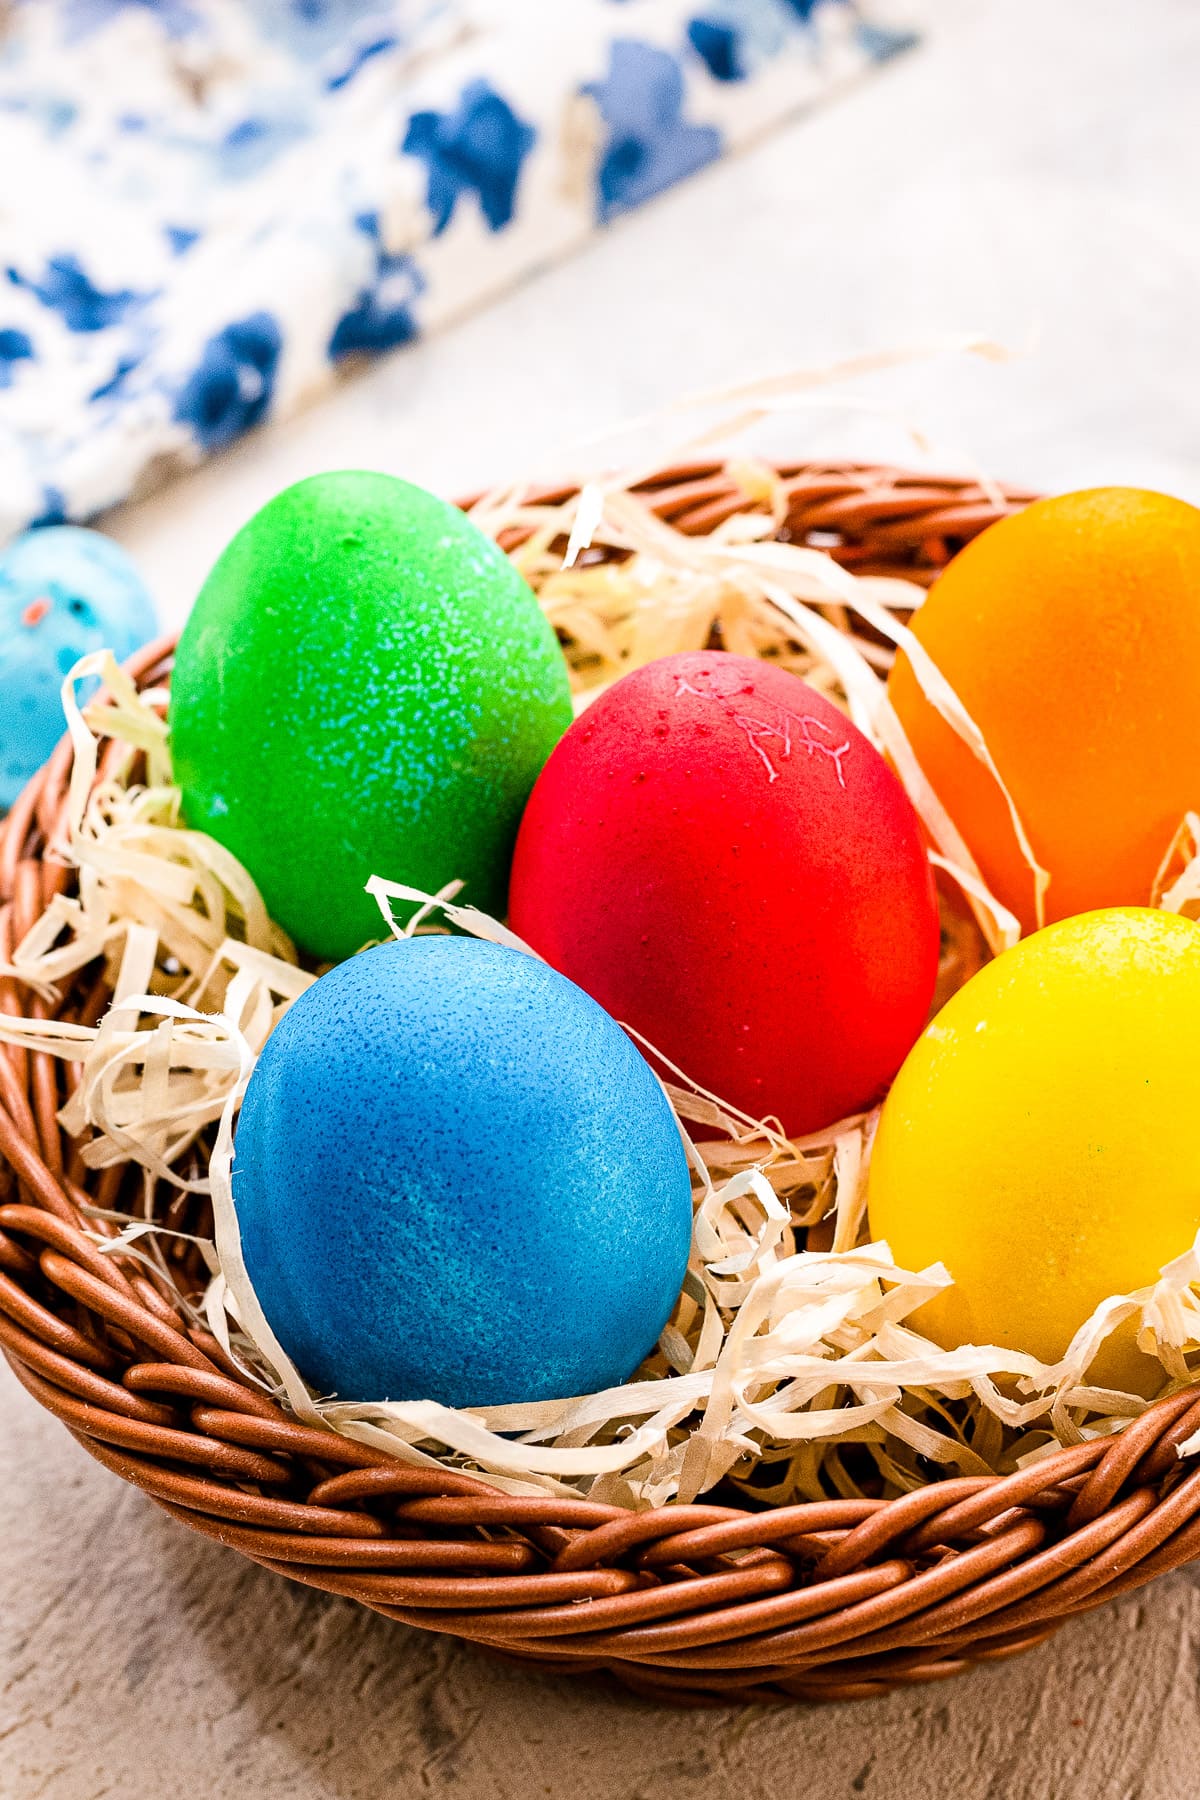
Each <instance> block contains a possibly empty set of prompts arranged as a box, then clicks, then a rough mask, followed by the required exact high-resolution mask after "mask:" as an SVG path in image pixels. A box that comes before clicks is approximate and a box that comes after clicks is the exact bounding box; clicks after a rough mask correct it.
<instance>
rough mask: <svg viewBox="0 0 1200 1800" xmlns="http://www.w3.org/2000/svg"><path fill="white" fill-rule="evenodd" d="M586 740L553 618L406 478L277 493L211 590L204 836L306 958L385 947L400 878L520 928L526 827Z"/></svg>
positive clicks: (197, 716)
mask: <svg viewBox="0 0 1200 1800" xmlns="http://www.w3.org/2000/svg"><path fill="white" fill-rule="evenodd" d="M570 722H571V700H570V691H569V688H568V683H567V670H566V664H565V662H564V660H563V655H562V651H561V650H560V649H559V646H558V643H557V640H556V639H555V636H554V632H553V631H552V629H551V627H550V626H549V624H548V623H547V622H546V619H545V617H544V616H543V614H542V612H541V609H540V608H539V606H538V604H537V601H536V599H535V598H534V596H533V594H532V593H531V591H530V589H529V587H528V586H527V584H526V583H525V581H524V580H523V579H522V578H521V576H520V575H519V574H518V572H517V570H516V569H515V568H514V567H513V565H512V564H511V563H510V562H509V560H508V558H507V557H506V556H505V555H504V554H503V552H502V551H501V550H499V549H498V548H497V546H496V545H495V544H494V543H493V542H492V540H491V539H490V538H487V537H485V536H484V535H483V533H482V532H481V531H480V530H479V529H478V527H477V526H475V525H473V524H472V523H471V521H470V520H469V519H467V518H466V517H465V516H464V515H463V514H462V513H460V512H459V511H458V509H457V508H456V507H453V506H450V505H448V504H447V503H446V502H445V501H444V500H439V499H436V498H435V497H434V496H433V495H432V494H427V493H425V492H424V491H423V490H422V489H421V488H416V487H412V486H410V484H409V483H408V482H406V481H399V480H397V479H396V478H395V477H394V476H392V475H373V474H360V473H347V474H337V475H314V476H312V477H311V478H310V479H309V480H307V481H301V482H297V484H296V485H295V487H290V488H287V489H285V491H284V492H283V493H282V494H278V495H276V497H275V499H274V500H272V501H271V502H270V503H269V504H268V505H267V506H264V507H263V509H262V511H261V512H259V513H257V514H256V515H255V516H254V518H252V519H251V520H250V522H249V524H248V525H246V526H244V527H243V528H242V530H241V531H239V532H238V534H237V536H236V537H235V538H234V539H233V541H232V542H231V543H230V544H229V546H228V547H227V549H226V550H225V552H224V554H223V555H222V556H221V558H220V560H219V561H218V563H217V565H216V567H215V568H214V569H213V571H212V573H211V574H210V575H209V577H208V580H207V581H206V582H205V584H204V587H203V588H202V589H201V592H200V595H199V598H198V599H197V601H196V605H195V608H194V610H193V612H192V615H191V618H190V619H189V620H188V623H187V626H186V628H185V630H184V633H183V636H182V638H181V639H180V641H179V649H178V652H177V654H176V658H175V673H174V676H173V679H172V687H171V712H170V725H171V748H172V755H173V758H174V766H175V777H176V780H177V781H178V783H179V785H180V787H181V789H182V792H183V809H184V815H185V818H186V820H187V823H188V824H189V825H191V826H194V827H195V828H196V829H197V830H200V831H205V832H208V833H209V834H210V835H211V836H212V837H215V838H217V839H218V840H219V842H221V843H222V844H224V845H225V846H226V847H227V848H228V849H229V850H231V851H232V852H233V854H234V855H235V856H236V857H237V858H238V859H239V861H240V862H242V863H243V864H244V865H245V867H246V868H247V869H248V870H249V871H250V873H251V875H252V876H253V877H254V879H255V881H256V882H257V883H258V886H259V888H260V890H261V892H262V895H263V898H264V900H265V901H266V904H267V907H268V909H269V910H270V912H271V914H272V916H273V917H274V918H275V919H277V920H278V922H279V923H280V924H281V925H282V926H283V928H284V929H285V931H288V932H289V933H290V934H291V935H292V936H293V937H294V938H295V939H296V941H297V943H298V944H300V945H302V946H303V947H304V948H305V949H306V950H309V951H311V952H312V953H313V954H315V955H317V956H320V957H328V958H331V959H340V958H342V957H346V956H350V955H352V954H353V952H354V951H356V950H358V949H359V948H360V947H361V946H362V945H363V944H364V943H365V942H366V941H367V940H368V939H369V938H377V937H380V936H381V935H383V926H382V921H381V919H380V915H379V909H378V907H377V906H376V905H375V903H374V901H372V900H371V899H370V898H369V896H368V895H367V894H365V893H364V892H363V887H364V884H365V882H366V881H367V879H368V878H369V877H370V876H371V875H383V876H386V877H387V878H388V879H389V880H393V881H402V882H407V883H409V884H411V885H412V886H414V887H420V888H423V889H425V890H427V891H433V890H434V889H436V888H439V887H441V886H442V885H443V884H444V883H445V882H447V881H450V880H453V879H455V878H456V877H457V878H458V879H460V880H462V881H464V882H465V884H466V886H465V889H464V892H463V895H462V898H463V900H465V901H469V902H471V903H473V904H474V905H476V906H480V907H482V908H484V910H485V911H488V912H502V911H503V909H504V905H505V898H506V894H507V888H508V870H509V862H510V860H511V856H512V847H513V840H514V837H515V835H516V830H517V825H518V823H519V821H520V817H521V810H522V808H523V806H524V804H525V801H526V798H527V796H528V794H529V790H530V788H531V787H532V786H533V783H534V781H535V779H536V777H537V774H538V771H539V770H540V769H541V766H542V764H543V763H544V762H545V760H546V758H547V756H548V755H549V753H550V751H551V750H552V749H553V747H554V745H555V743H556V742H557V741H558V739H559V737H560V736H561V735H562V733H563V731H565V729H566V727H567V726H568V725H569V724H570Z"/></svg>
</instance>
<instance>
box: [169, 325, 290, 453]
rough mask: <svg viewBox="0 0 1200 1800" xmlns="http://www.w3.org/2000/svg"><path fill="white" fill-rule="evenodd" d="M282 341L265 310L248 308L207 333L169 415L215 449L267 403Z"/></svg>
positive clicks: (248, 423)
mask: <svg viewBox="0 0 1200 1800" xmlns="http://www.w3.org/2000/svg"><path fill="white" fill-rule="evenodd" d="M282 341H283V340H282V338H281V336H280V332H279V326H278V324H277V323H276V321H275V319H274V318H273V316H272V315H271V314H270V313H269V312H256V313H251V314H250V316H249V318H246V319H239V320H237V321H236V322H235V323H234V324H232V325H227V326H226V327H225V329H224V331H218V332H216V333H215V334H214V335H213V336H212V337H210V338H209V340H208V342H207V343H206V344H205V346H204V349H203V351H202V352H201V355H200V361H199V364H198V365H197V367H196V368H195V369H194V370H193V372H192V374H191V375H190V376H189V377H188V380H187V381H186V382H185V383H184V386H183V387H182V389H181V390H180V392H179V394H178V395H177V397H176V400H175V415H174V416H175V418H176V419H178V420H179V421H181V423H183V424H185V425H190V426H191V428H192V430H193V432H194V433H195V435H196V438H197V440H198V442H199V443H200V445H201V447H202V448H203V449H204V450H219V449H220V448H221V446H222V445H224V444H228V443H231V442H232V441H233V439H234V438H235V437H237V436H239V434H240V433H241V432H243V431H249V429H250V427H251V426H252V425H257V424H258V422H259V420H260V419H261V418H262V417H263V414H264V413H265V412H266V410H267V407H268V406H269V405H270V403H271V389H272V387H273V386H274V383H275V371H276V368H277V367H278V364H279V351H280V348H281V345H282Z"/></svg>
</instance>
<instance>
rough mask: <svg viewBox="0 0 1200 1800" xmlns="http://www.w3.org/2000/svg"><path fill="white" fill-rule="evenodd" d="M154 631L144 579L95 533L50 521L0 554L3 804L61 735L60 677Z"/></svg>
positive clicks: (133, 645) (125, 650) (126, 649)
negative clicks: (93, 654)
mask: <svg viewBox="0 0 1200 1800" xmlns="http://www.w3.org/2000/svg"><path fill="white" fill-rule="evenodd" d="M156 629H157V626H156V622H155V617H154V607H153V604H152V603H151V600H150V596H149V594H148V593H147V592H146V589H145V587H144V586H143V584H142V579H141V576H140V575H139V574H138V572H137V570H136V569H135V568H134V566H133V564H132V562H130V560H129V558H128V556H126V554H125V552H124V550H122V548H121V546H120V545H119V544H115V543H114V542H113V541H112V539H111V538H107V537H103V536H102V535H101V534H100V532H98V531H87V530H86V529H84V527H82V526H79V525H51V526H47V527H45V528H44V529H43V530H39V531H27V532H26V533H25V534H24V536H23V537H19V538H16V539H14V541H13V542H12V543H11V544H10V545H9V546H8V549H7V550H5V551H4V552H3V554H2V555H0V693H2V694H3V695H4V702H5V704H4V710H3V715H2V716H0V810H3V809H5V808H7V807H9V806H11V805H12V803H13V801H14V800H15V799H16V797H17V795H18V794H19V793H20V791H21V789H22V788H23V787H24V786H25V783H26V782H27V781H29V780H30V778H31V777H32V776H34V775H36V773H37V771H38V770H39V769H40V768H41V766H42V764H43V763H44V762H45V761H46V758H47V757H48V756H49V755H50V753H51V751H52V750H53V749H54V746H55V744H57V742H58V740H59V738H60V737H61V736H62V734H63V730H64V724H63V711H62V702H61V699H60V691H61V688H62V682H63V676H64V675H67V674H69V673H70V671H71V669H72V668H73V667H74V666H75V664H76V663H77V662H78V661H79V658H80V657H81V656H85V655H86V654H87V653H88V652H89V651H91V650H111V651H112V652H113V654H114V655H115V656H116V658H117V660H118V662H122V661H124V659H125V658H126V657H127V656H132V654H133V652H134V651H135V650H137V649H138V648H139V647H140V646H141V645H142V644H144V643H146V642H148V640H149V639H150V638H152V637H153V636H154V634H155V631H156ZM92 685H93V688H94V687H95V684H94V683H93V684H92ZM80 694H81V698H82V697H83V696H84V690H82V689H81V690H80Z"/></svg>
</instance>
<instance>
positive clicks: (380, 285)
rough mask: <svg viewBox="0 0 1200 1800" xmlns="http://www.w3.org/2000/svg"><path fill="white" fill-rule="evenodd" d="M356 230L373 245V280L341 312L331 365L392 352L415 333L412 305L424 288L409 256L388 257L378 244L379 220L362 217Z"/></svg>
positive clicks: (331, 343)
mask: <svg viewBox="0 0 1200 1800" xmlns="http://www.w3.org/2000/svg"><path fill="white" fill-rule="evenodd" d="M357 224H358V227H359V230H360V231H362V232H363V233H364V234H365V235H366V236H367V237H369V238H372V239H373V240H374V244H375V274H374V279H373V280H372V281H371V282H370V283H369V284H368V285H367V286H366V287H364V288H362V289H360V291H359V293H358V295H357V297H356V299H355V302H354V305H353V306H352V307H350V308H349V310H348V311H346V312H344V313H343V314H342V316H341V318H340V319H339V320H338V322H337V324H336V325H335V327H334V330H333V336H332V337H331V338H330V340H329V355H330V357H331V358H332V360H333V361H334V362H339V361H340V360H341V359H342V357H344V356H355V355H359V354H362V353H364V352H370V351H375V350H394V349H395V348H396V347H397V346H398V345H400V344H407V343H409V342H410V340H411V339H413V338H415V337H416V335H417V332H418V329H419V328H418V325H417V321H416V317H415V315H414V313H413V305H414V303H415V301H416V300H417V299H418V298H419V296H420V295H421V294H422V293H423V291H424V288H425V278H424V276H423V275H422V274H421V271H420V269H419V268H418V267H417V265H416V263H415V262H414V260H413V258H412V257H411V256H407V255H396V256H393V255H391V254H389V252H388V251H386V250H385V249H384V248H383V245H382V243H381V242H380V241H379V218H378V215H377V214H375V213H362V214H360V215H359V218H358V220H357Z"/></svg>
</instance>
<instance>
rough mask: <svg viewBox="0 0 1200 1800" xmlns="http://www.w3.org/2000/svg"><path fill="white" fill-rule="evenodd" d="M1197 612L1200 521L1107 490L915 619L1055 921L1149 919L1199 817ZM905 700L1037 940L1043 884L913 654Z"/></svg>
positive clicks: (950, 579)
mask: <svg viewBox="0 0 1200 1800" xmlns="http://www.w3.org/2000/svg"><path fill="white" fill-rule="evenodd" d="M1198 595H1200V510H1197V508H1196V507H1194V506H1188V505H1187V504H1186V503H1185V502H1184V501H1182V500H1172V499H1168V498H1167V496H1166V495H1164V494H1153V493H1145V492H1142V491H1141V490H1139V489H1136V488H1097V489H1094V490H1092V491H1090V492H1087V493H1080V494H1063V495H1061V496H1059V497H1058V498H1056V499H1051V500H1040V501H1038V502H1037V503H1036V504H1035V505H1033V506H1030V507H1029V508H1027V509H1026V511H1024V512H1021V513H1017V514H1014V515H1013V516H1012V517H1011V518H1007V519H1004V520H1001V521H1000V522H999V523H998V524H995V525H993V526H991V527H990V528H989V529H988V530H987V531H985V532H984V533H983V534H982V535H981V536H980V537H978V538H976V539H975V541H974V542H973V543H971V544H968V545H967V547H966V549H965V550H963V551H961V552H960V554H959V555H958V556H956V557H955V559H954V561H953V562H952V563H951V564H950V565H949V567H948V568H947V569H946V571H945V573H944V574H943V575H942V576H941V577H940V578H939V579H938V581H937V582H936V583H935V584H934V586H933V588H932V589H931V590H930V593H929V596H928V598H927V599H926V601H925V603H924V605H923V606H922V607H921V609H920V611H919V612H918V613H917V614H916V617H915V618H914V620H913V630H914V632H915V633H916V635H917V637H918V638H919V639H920V641H921V643H922V644H923V645H924V646H925V648H926V650H927V651H928V652H929V654H930V656H931V657H932V658H933V661H934V662H935V663H936V664H937V666H938V668H939V669H940V670H941V672H942V673H943V675H945V676H946V678H947V680H948V681H949V683H950V685H951V687H952V688H953V689H954V690H955V692H956V693H957V694H958V696H959V698H960V699H961V700H962V702H963V704H964V705H965V707H966V709H967V711H968V712H969V713H970V714H971V716H972V718H973V719H974V721H975V723H976V724H977V725H978V726H979V728H980V730H981V731H982V733H983V736H984V739H985V741H986V743H987V746H988V749H989V750H990V752H991V755H992V758H993V760H994V762H995V764H996V766H997V768H998V769H999V771H1000V774H1001V776H1002V777H1003V780H1004V782H1005V785H1006V786H1007V787H1008V790H1009V792H1010V793H1011V795H1012V797H1013V800H1014V802H1015V803H1016V807H1017V811H1018V813H1019V815H1020V817H1021V821H1022V823H1023V825H1024V827H1025V831H1026V833H1027V835H1028V838H1029V841H1030V844H1031V846H1032V848H1033V851H1034V854H1035V856H1036V857H1037V860H1038V862H1039V863H1040V864H1041V865H1042V867H1043V868H1045V869H1046V870H1047V871H1048V872H1049V875H1050V885H1049V888H1048V889H1047V891H1046V896H1045V911H1044V919H1045V920H1046V921H1052V920H1054V919H1061V918H1065V917H1067V916H1068V915H1069V914H1071V913H1077V912H1084V911H1087V910H1089V909H1092V908H1096V907H1106V906H1116V905H1140V904H1145V903H1146V902H1148V901H1149V900H1150V899H1151V897H1152V889H1153V885H1154V879H1155V875H1156V873H1157V871H1158V868H1159V865H1160V863H1161V862H1162V860H1163V858H1164V856H1165V854H1166V852H1167V850H1168V848H1169V846H1170V844H1171V840H1172V838H1173V836H1174V834H1175V831H1176V829H1177V828H1178V826H1179V824H1180V822H1181V820H1182V818H1183V815H1184V813H1185V812H1186V811H1188V810H1189V809H1195V808H1197V807H1200V737H1198V736H1197V733H1196V720H1197V717H1200V604H1198V603H1197V596H1198ZM889 692H890V695H891V698H892V702H893V704H894V706H895V708H896V711H897V713H898V715H899V717H900V722H901V724H902V725H903V726H904V729H905V732H906V733H907V735H908V738H909V741H910V743H911V744H912V747H913V749H914V751H915V752H916V756H917V760H918V761H919V762H920V764H921V766H922V768H923V769H924V771H925V773H926V775H927V776H928V777H929V780H930V781H931V783H932V784H933V787H934V788H935V790H936V792H937V793H938V795H939V796H940V798H941V800H942V802H943V804H944V805H945V807H946V809H947V811H948V812H949V813H950V816H951V817H952V819H953V820H954V822H955V824H956V825H957V827H958V830H959V832H960V833H961V834H962V836H963V838H964V839H965V840H966V842H967V844H968V846H969V847H970V850H971V852H972V854H973V855H974V857H975V860H976V862H977V863H978V864H979V867H980V869H981V870H982V872H983V874H984V876H985V877H986V879H987V881H988V883H989V885H990V886H991V887H992V889H993V891H994V892H995V893H996V894H997V895H998V897H999V898H1000V899H1001V900H1003V901H1004V902H1005V904H1006V905H1007V906H1009V907H1010V908H1011V909H1012V911H1013V912H1015V913H1016V914H1017V915H1018V917H1019V918H1020V920H1021V922H1022V924H1023V925H1024V927H1025V929H1026V930H1031V929H1032V928H1033V927H1034V926H1035V924H1036V923H1037V915H1036V911H1035V906H1034V881H1033V875H1032V873H1031V872H1030V869H1029V867H1028V864H1027V863H1026V862H1025V860H1024V859H1023V857H1022V855H1021V851H1020V847H1019V845H1018V842H1017V838H1016V834H1015V832H1014V830H1013V827H1012V823H1011V821H1010V818H1009V814H1008V810H1007V807H1006V806H1005V803H1004V799H1003V796H1002V795H1001V793H1000V790H999V788H998V786H997V784H996V782H995V781H994V779H993V777H992V776H991V774H990V773H989V771H988V770H987V768H986V767H985V765H984V764H983V763H981V762H979V761H978V760H977V759H976V757H975V756H974V754H973V753H972V751H971V749H970V748H969V747H968V745H966V744H965V743H964V742H963V741H962V740H961V739H960V738H959V737H957V736H956V734H955V733H954V731H953V730H952V728H951V727H950V726H949V725H948V724H947V723H946V722H945V720H944V719H943V718H942V717H941V715H940V714H939V713H937V712H936V711H935V710H934V708H933V707H932V706H931V705H930V704H929V702H928V701H927V700H926V699H925V698H924V696H923V694H922V692H921V690H920V688H919V686H918V684H917V680H916V677H915V675H914V673H913V669H912V666H911V664H910V663H909V660H908V658H907V657H905V656H903V655H901V656H899V657H897V659H896V665H895V668H894V670H893V673H892V677H891V681H890V683H889Z"/></svg>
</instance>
